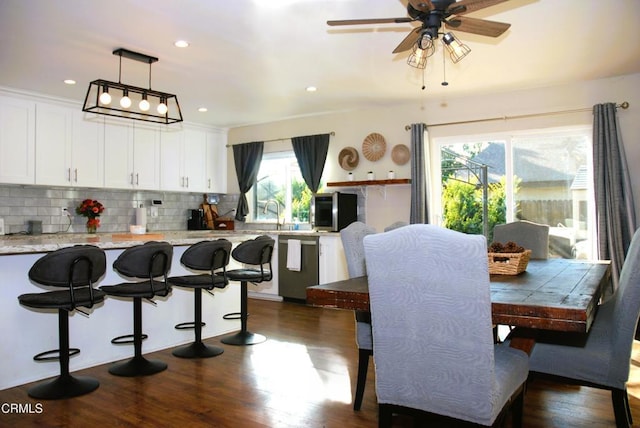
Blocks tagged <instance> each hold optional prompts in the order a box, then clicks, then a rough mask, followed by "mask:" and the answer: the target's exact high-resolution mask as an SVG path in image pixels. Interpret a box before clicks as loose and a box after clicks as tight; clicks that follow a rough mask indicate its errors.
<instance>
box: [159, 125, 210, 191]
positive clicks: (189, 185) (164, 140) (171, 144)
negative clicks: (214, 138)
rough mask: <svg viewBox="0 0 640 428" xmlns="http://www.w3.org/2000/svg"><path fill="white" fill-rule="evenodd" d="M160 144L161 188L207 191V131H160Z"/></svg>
mask: <svg viewBox="0 0 640 428" xmlns="http://www.w3.org/2000/svg"><path fill="white" fill-rule="evenodd" d="M160 147H161V149H160V159H161V161H160V163H161V179H160V187H161V189H162V190H170V191H181V192H206V191H207V180H206V167H207V131H206V130H200V129H185V130H172V129H167V130H163V131H162V133H161V136H160Z"/></svg>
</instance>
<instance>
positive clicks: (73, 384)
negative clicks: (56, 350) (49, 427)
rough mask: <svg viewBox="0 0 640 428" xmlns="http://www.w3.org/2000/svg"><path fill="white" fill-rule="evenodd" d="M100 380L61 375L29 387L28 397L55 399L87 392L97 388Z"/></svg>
mask: <svg viewBox="0 0 640 428" xmlns="http://www.w3.org/2000/svg"><path fill="white" fill-rule="evenodd" d="M98 386H100V382H98V380H97V379H94V378H91V377H87V376H71V375H68V374H67V375H61V376H58V377H56V378H55V379H53V380H51V381H48V382H44V383H41V384H39V385H35V386H32V387H31V388H29V390H28V391H27V393H28V394H29V397H32V398H39V399H42V400H57V399H60V398H71V397H77V396H79V395H84V394H88V393H89V392H91V391H94V390H96V389H98Z"/></svg>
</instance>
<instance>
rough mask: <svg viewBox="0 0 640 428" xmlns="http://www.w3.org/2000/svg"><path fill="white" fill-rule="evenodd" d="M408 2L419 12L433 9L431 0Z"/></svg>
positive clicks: (411, 0) (410, 0)
mask: <svg viewBox="0 0 640 428" xmlns="http://www.w3.org/2000/svg"><path fill="white" fill-rule="evenodd" d="M409 3H410V4H411V6H413V8H414V9H415V10H419V11H420V12H431V11H432V10H433V9H435V7H434V6H433V3H431V0H409Z"/></svg>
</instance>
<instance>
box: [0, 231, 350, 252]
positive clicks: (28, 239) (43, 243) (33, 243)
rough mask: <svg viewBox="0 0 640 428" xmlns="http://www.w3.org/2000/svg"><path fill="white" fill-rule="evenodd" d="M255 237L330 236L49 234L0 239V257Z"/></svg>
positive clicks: (170, 232)
mask: <svg viewBox="0 0 640 428" xmlns="http://www.w3.org/2000/svg"><path fill="white" fill-rule="evenodd" d="M258 235H302V236H328V235H337V236H340V235H339V234H338V233H332V232H316V231H314V230H178V231H157V232H149V233H147V234H144V235H133V234H130V233H125V232H113V233H95V234H87V233H51V234H42V235H5V236H0V255H10V254H32V253H48V252H50V251H55V250H57V249H60V248H64V247H70V246H73V245H81V244H89V245H95V246H97V247H99V248H102V249H105V250H108V249H119V248H128V247H132V246H134V245H139V244H143V243H145V242H147V241H151V240H156V241H160V240H161V241H166V242H168V243H170V244H171V245H178V246H179V245H192V244H195V243H196V242H199V241H202V240H206V239H218V238H226V239H228V240H230V241H232V242H234V241H236V242H238V241H244V240H246V239H251V237H255V236H258Z"/></svg>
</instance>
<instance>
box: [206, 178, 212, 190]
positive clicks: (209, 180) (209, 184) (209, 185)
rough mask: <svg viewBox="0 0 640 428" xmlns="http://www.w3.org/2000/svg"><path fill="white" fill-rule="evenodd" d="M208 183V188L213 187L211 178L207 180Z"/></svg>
mask: <svg viewBox="0 0 640 428" xmlns="http://www.w3.org/2000/svg"><path fill="white" fill-rule="evenodd" d="M207 183H208V184H207V189H211V179H210V178H209V179H208V180H207Z"/></svg>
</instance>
